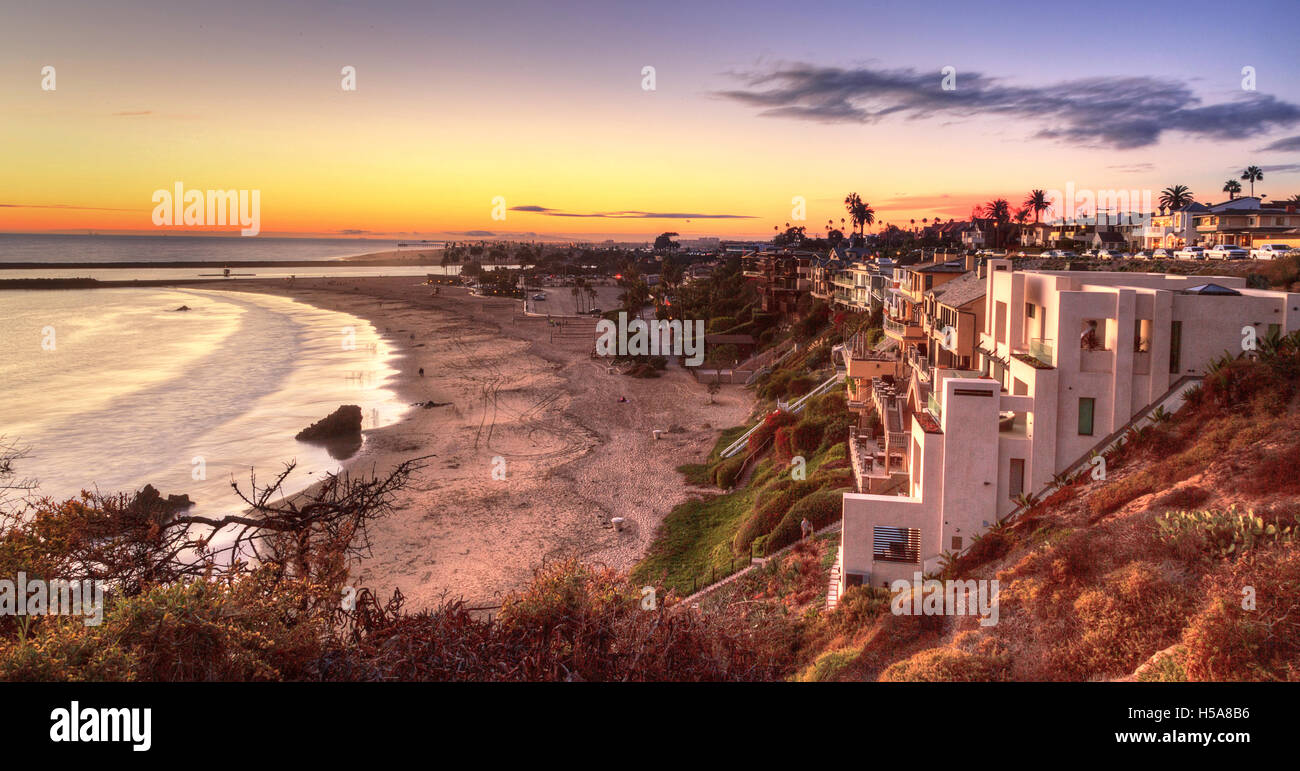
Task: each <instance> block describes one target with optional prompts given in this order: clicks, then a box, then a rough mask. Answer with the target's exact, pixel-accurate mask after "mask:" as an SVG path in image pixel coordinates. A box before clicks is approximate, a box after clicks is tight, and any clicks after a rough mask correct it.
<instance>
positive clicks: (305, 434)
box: [294, 404, 361, 442]
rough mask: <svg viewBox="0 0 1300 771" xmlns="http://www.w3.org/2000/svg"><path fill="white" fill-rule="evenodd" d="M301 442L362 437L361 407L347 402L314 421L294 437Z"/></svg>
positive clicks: (332, 440) (333, 440) (334, 440)
mask: <svg viewBox="0 0 1300 771" xmlns="http://www.w3.org/2000/svg"><path fill="white" fill-rule="evenodd" d="M294 439H297V440H298V441H300V442H336V441H339V440H344V439H357V440H360V439H361V408H360V407H358V406H357V405H355V404H345V405H343V406H342V407H339V408H338V409H337V410H334V411H333V412H331V413H330V414H329V416H327V417H326V418H324V419H322V420H318V421H316V422H315V423H312V424H311V425H310V426H308V427H307V428H304V429H303V430H301V431H299V432H298V435H297V436H295V437H294Z"/></svg>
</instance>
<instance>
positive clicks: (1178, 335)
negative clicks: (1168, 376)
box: [1169, 321, 1183, 374]
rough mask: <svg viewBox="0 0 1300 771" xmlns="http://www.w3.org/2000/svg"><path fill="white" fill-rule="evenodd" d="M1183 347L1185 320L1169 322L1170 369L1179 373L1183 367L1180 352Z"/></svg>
mask: <svg viewBox="0 0 1300 771" xmlns="http://www.w3.org/2000/svg"><path fill="white" fill-rule="evenodd" d="M1182 348H1183V322H1181V321H1171V322H1169V371H1170V372H1171V373H1175V374H1177V372H1178V370H1179V369H1180V368H1181V367H1180V366H1179V364H1180V362H1179V354H1180V353H1181V352H1182Z"/></svg>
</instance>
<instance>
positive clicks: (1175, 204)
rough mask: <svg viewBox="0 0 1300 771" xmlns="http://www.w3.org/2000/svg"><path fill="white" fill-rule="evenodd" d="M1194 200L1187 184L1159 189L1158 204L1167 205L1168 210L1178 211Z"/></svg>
mask: <svg viewBox="0 0 1300 771" xmlns="http://www.w3.org/2000/svg"><path fill="white" fill-rule="evenodd" d="M1194 200H1195V198H1194V197H1193V196H1192V191H1191V189H1190V188H1188V187H1187V185H1172V186H1170V187H1167V188H1165V189H1164V190H1161V191H1160V205H1161V206H1165V207H1168V208H1169V210H1170V211H1178V210H1179V209H1181V208H1183V207H1184V206H1186V205H1187V204H1189V203H1191V202H1192V201H1194Z"/></svg>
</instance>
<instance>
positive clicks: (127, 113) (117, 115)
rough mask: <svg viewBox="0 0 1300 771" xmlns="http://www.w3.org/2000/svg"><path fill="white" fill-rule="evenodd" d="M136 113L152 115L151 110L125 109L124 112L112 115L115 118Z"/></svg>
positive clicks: (135, 114)
mask: <svg viewBox="0 0 1300 771" xmlns="http://www.w3.org/2000/svg"><path fill="white" fill-rule="evenodd" d="M137 115H153V110H127V111H125V112H115V113H113V117H115V118H123V117H135V116H137Z"/></svg>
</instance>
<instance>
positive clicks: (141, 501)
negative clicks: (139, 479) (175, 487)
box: [131, 485, 194, 514]
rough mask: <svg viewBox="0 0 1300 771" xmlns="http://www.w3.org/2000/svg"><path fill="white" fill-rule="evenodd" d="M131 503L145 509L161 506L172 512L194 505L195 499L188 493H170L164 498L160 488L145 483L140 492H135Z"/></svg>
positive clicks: (169, 512) (164, 509)
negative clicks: (192, 499) (159, 490)
mask: <svg viewBox="0 0 1300 771" xmlns="http://www.w3.org/2000/svg"><path fill="white" fill-rule="evenodd" d="M131 505H132V506H134V507H137V508H143V509H154V508H161V509H162V510H163V511H165V512H167V513H168V514H171V513H173V512H176V511H179V510H181V509H188V508H189V507H191V506H193V505H194V501H191V500H190V496H189V495H188V494H187V495H169V496H167V498H166V499H164V498H163V497H162V493H160V492H158V488H156V487H154V486H153V485H145V486H144V487H143V488H142V489H141V490H140V492H138V493H136V494H135V498H133V499H132V500H131Z"/></svg>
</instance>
